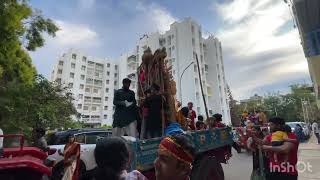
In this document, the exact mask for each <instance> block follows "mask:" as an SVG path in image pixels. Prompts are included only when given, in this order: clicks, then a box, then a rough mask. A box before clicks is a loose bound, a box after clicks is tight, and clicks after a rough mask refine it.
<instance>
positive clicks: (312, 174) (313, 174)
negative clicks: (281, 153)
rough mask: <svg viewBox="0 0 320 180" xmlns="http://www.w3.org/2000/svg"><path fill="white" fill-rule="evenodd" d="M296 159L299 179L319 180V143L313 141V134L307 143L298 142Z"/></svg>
mask: <svg viewBox="0 0 320 180" xmlns="http://www.w3.org/2000/svg"><path fill="white" fill-rule="evenodd" d="M298 159H299V163H298V170H300V171H301V172H299V180H320V145H318V144H316V143H315V137H314V136H312V137H311V138H310V141H309V143H303V144H300V147H299V154H298ZM308 164H309V167H310V168H309V170H308V167H307V166H308Z"/></svg>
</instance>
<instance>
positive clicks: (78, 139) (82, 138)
mask: <svg viewBox="0 0 320 180" xmlns="http://www.w3.org/2000/svg"><path fill="white" fill-rule="evenodd" d="M76 142H78V143H82V144H84V143H85V142H86V141H85V134H79V135H76Z"/></svg>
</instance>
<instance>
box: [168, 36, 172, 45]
mask: <svg viewBox="0 0 320 180" xmlns="http://www.w3.org/2000/svg"><path fill="white" fill-rule="evenodd" d="M168 45H169V46H170V45H171V36H168Z"/></svg>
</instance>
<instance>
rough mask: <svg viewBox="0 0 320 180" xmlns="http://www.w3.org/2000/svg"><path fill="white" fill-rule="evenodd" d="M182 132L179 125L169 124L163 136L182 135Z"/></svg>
mask: <svg viewBox="0 0 320 180" xmlns="http://www.w3.org/2000/svg"><path fill="white" fill-rule="evenodd" d="M183 133H184V131H183V130H182V128H181V126H180V124H179V123H176V122H175V123H170V124H169V126H168V127H167V128H166V129H165V130H164V134H165V136H170V135H172V134H183Z"/></svg>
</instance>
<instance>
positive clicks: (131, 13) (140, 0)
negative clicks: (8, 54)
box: [30, 0, 310, 99]
mask: <svg viewBox="0 0 320 180" xmlns="http://www.w3.org/2000/svg"><path fill="white" fill-rule="evenodd" d="M30 3H31V5H32V6H33V7H34V8H37V9H40V10H42V12H43V14H44V16H46V17H48V18H51V19H53V20H54V21H55V22H56V24H58V26H59V27H60V29H61V30H60V31H58V33H57V36H56V37H55V38H50V37H47V38H46V39H47V41H46V45H45V46H44V47H42V48H40V49H38V50H37V51H35V52H31V56H32V58H33V63H34V64H35V66H36V68H37V70H38V73H41V74H44V75H45V76H47V77H48V75H49V73H50V72H51V70H52V68H53V65H54V63H55V62H56V59H57V57H58V56H59V55H61V54H62V53H63V52H64V51H66V50H67V49H69V48H78V49H81V50H83V51H84V52H86V53H87V54H88V55H91V56H93V57H98V58H110V59H117V58H118V57H119V56H120V54H121V53H124V52H127V51H129V50H130V49H132V48H133V47H134V46H135V43H136V42H137V40H138V38H139V37H141V36H142V35H143V34H145V33H150V32H155V31H160V32H164V31H166V30H168V29H169V26H170V24H171V23H172V22H174V21H179V20H182V19H184V18H185V17H191V18H193V19H194V20H195V21H197V22H198V23H199V24H200V25H201V26H202V30H203V31H204V32H210V33H211V34H213V35H215V36H216V37H218V38H219V39H220V41H221V42H222V47H223V56H224V63H225V73H226V79H227V81H228V84H229V85H230V87H231V90H232V92H233V94H234V96H235V97H236V98H237V99H241V98H246V97H248V96H251V95H253V94H254V93H258V94H261V95H263V94H266V93H267V92H276V91H280V92H287V91H288V86H289V85H290V84H292V83H303V82H306V83H310V77H309V72H308V65H307V61H306V59H305V58H304V54H303V51H302V47H301V45H300V39H299V34H298V32H297V30H296V29H294V28H293V21H292V18H291V16H290V13H289V9H288V7H287V6H286V4H284V3H283V1H281V0H259V1H257V0H201V1H194V0H161V1H151V0H68V1H56V0H42V1H39V0H31V1H30Z"/></svg>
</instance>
